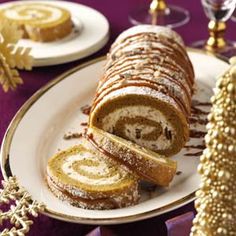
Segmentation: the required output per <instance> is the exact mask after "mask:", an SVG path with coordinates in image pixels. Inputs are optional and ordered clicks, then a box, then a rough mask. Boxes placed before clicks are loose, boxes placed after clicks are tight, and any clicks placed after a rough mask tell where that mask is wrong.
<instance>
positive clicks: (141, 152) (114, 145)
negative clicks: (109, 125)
mask: <svg viewBox="0 0 236 236" xmlns="http://www.w3.org/2000/svg"><path fill="white" fill-rule="evenodd" d="M87 139H88V140H89V142H91V144H92V145H94V146H95V148H98V149H99V150H100V151H101V152H104V153H105V154H106V155H107V156H108V157H110V158H111V159H113V160H115V161H118V162H120V163H121V165H125V166H127V168H129V169H130V171H131V172H134V173H135V174H136V175H137V176H138V177H139V178H140V179H141V180H145V181H147V182H152V183H154V184H156V185H159V186H168V185H169V184H170V182H171V181H172V179H173V178H174V176H175V173H176V169H177V163H176V161H174V160H171V159H169V158H165V156H163V155H160V154H157V153H155V152H152V151H150V150H148V149H146V148H144V147H141V146H139V145H137V144H134V143H133V142H130V141H127V140H125V139H123V138H120V137H118V136H116V135H113V134H110V133H107V132H105V131H103V130H101V129H98V128H96V127H90V128H89V129H88V131H87Z"/></svg>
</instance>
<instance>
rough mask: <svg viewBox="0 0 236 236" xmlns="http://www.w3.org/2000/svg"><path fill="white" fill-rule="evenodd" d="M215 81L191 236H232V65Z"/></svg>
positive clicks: (235, 105) (235, 157)
mask: <svg viewBox="0 0 236 236" xmlns="http://www.w3.org/2000/svg"><path fill="white" fill-rule="evenodd" d="M231 62H232V64H233V65H232V66H231V68H230V69H229V70H228V71H227V72H226V73H225V74H224V75H223V76H222V77H221V78H219V79H218V81H217V84H216V89H215V91H214V95H213V97H212V98H211V102H212V109H211V113H210V114H209V115H208V120H209V122H208V124H207V130H208V132H207V135H206V137H205V142H206V149H205V150H204V152H203V154H202V156H201V158H200V164H199V166H198V172H199V174H200V175H201V184H200V189H199V190H198V191H197V192H196V201H195V207H196V210H197V215H196V217H195V219H194V220H193V227H192V229H191V234H190V235H191V236H221V235H226V236H235V235H236V63H235V58H234V59H233V60H231Z"/></svg>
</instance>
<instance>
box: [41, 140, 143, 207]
mask: <svg viewBox="0 0 236 236" xmlns="http://www.w3.org/2000/svg"><path fill="white" fill-rule="evenodd" d="M46 179H47V183H48V186H49V188H50V190H51V191H52V193H54V194H55V195H56V196H57V197H58V198H59V199H61V200H63V201H66V202H68V203H70V204H72V205H74V206H77V207H81V208H85V209H99V210H102V209H114V208H121V207H128V206H131V205H134V204H136V203H137V202H138V200H139V193H138V179H137V177H136V176H135V175H134V174H132V173H131V172H130V171H129V170H128V169H127V168H126V167H125V166H123V165H120V164H119V163H118V162H116V161H114V160H113V159H110V158H108V157H107V156H106V155H104V154H103V153H102V152H100V151H98V150H97V149H96V148H94V146H93V145H91V144H90V142H88V141H87V140H86V139H84V140H83V143H82V144H80V145H77V146H74V147H72V148H69V149H68V150H65V151H62V152H60V153H58V154H57V155H55V156H53V157H52V158H50V159H49V161H48V165H47V171H46Z"/></svg>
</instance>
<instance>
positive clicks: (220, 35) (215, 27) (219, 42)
mask: <svg viewBox="0 0 236 236" xmlns="http://www.w3.org/2000/svg"><path fill="white" fill-rule="evenodd" d="M225 29H226V24H225V22H223V21H214V20H211V21H210V22H209V24H208V31H209V34H210V37H209V39H208V40H207V42H206V46H205V47H206V49H207V50H209V51H215V50H217V49H223V48H224V47H225V46H226V41H225V38H224V34H225Z"/></svg>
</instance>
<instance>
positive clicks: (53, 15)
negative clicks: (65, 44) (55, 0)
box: [0, 2, 72, 42]
mask: <svg viewBox="0 0 236 236" xmlns="http://www.w3.org/2000/svg"><path fill="white" fill-rule="evenodd" d="M0 19H7V20H10V21H12V22H14V23H16V24H18V25H19V27H20V28H21V29H22V30H23V32H24V38H30V39H32V40H34V41H42V42H48V41H54V40H57V39H61V38H63V37H65V36H66V35H68V34H70V32H71V31H72V21H71V15H70V12H69V11H67V10H66V9H63V8H61V7H58V6H54V5H51V4H46V3H31V2H29V3H27V2H25V3H24V4H22V3H19V4H18V3H15V4H12V5H11V6H9V7H5V8H4V9H2V10H1V11H0Z"/></svg>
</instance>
